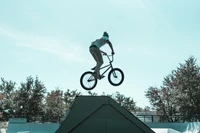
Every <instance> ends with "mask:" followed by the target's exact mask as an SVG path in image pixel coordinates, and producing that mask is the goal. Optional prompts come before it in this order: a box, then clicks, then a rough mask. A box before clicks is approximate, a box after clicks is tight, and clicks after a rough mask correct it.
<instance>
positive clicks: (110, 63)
mask: <svg viewBox="0 0 200 133" xmlns="http://www.w3.org/2000/svg"><path fill="white" fill-rule="evenodd" d="M106 56H107V58H108V60H109V64H108V65H106V66H103V67H101V68H100V70H101V69H104V68H107V67H108V68H107V69H106V70H105V71H104V72H103V73H102V74H101V75H104V74H105V73H106V72H107V71H108V70H109V69H110V68H111V69H113V66H112V62H113V61H114V58H113V55H106ZM109 56H112V60H111V59H110V57H109Z"/></svg>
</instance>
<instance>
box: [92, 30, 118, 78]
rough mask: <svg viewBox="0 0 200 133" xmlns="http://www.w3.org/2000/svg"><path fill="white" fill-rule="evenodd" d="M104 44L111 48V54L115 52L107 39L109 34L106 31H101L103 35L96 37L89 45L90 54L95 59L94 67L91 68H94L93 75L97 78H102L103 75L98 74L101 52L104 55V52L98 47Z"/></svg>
mask: <svg viewBox="0 0 200 133" xmlns="http://www.w3.org/2000/svg"><path fill="white" fill-rule="evenodd" d="M105 44H108V45H109V46H110V48H111V50H112V53H111V54H112V55H114V54H115V52H114V49H113V46H112V43H111V42H110V40H109V35H108V33H107V32H104V33H103V36H102V37H101V38H99V39H96V40H95V41H93V42H92V43H91V45H90V47H89V50H90V53H91V54H92V56H93V58H94V60H95V61H96V63H97V64H96V66H95V67H94V68H92V70H94V75H95V77H96V78H97V79H102V78H104V76H101V75H100V71H99V70H100V67H101V66H102V65H103V58H102V54H101V53H103V54H104V55H106V53H105V52H104V51H102V50H100V48H101V47H102V46H104V45H105Z"/></svg>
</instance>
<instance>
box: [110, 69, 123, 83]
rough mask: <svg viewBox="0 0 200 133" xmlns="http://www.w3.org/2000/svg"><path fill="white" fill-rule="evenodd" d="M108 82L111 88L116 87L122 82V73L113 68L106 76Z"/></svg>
mask: <svg viewBox="0 0 200 133" xmlns="http://www.w3.org/2000/svg"><path fill="white" fill-rule="evenodd" d="M108 81H109V82H110V84H111V85H113V86H118V85H120V84H121V83H122V82H123V81H124V73H123V71H122V70H121V69H119V68H113V69H112V70H111V71H110V72H109V74H108Z"/></svg>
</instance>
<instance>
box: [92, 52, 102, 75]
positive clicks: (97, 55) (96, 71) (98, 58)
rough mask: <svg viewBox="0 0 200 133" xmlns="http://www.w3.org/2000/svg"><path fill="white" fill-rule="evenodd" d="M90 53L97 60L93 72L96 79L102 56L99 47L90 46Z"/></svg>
mask: <svg viewBox="0 0 200 133" xmlns="http://www.w3.org/2000/svg"><path fill="white" fill-rule="evenodd" d="M90 53H91V54H92V55H93V57H94V59H95V60H96V62H97V65H96V68H95V73H96V76H97V78H98V79H100V71H99V70H100V67H101V66H102V64H103V58H102V54H101V52H100V50H99V48H90Z"/></svg>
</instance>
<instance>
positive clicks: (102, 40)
mask: <svg viewBox="0 0 200 133" xmlns="http://www.w3.org/2000/svg"><path fill="white" fill-rule="evenodd" d="M107 41H109V39H108V37H105V36H103V37H101V38H100V39H97V40H95V41H94V42H92V45H96V46H97V47H98V48H100V47H102V46H103V45H105V44H106V42H107Z"/></svg>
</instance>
